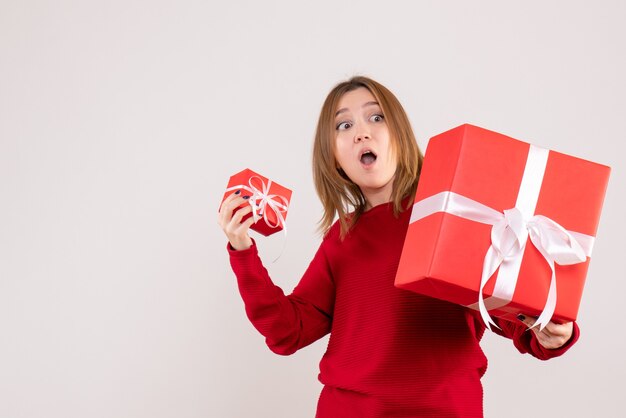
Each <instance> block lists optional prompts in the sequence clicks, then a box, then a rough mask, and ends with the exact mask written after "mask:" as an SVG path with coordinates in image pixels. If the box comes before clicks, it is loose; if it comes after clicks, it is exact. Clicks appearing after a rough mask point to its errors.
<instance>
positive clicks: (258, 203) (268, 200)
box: [226, 176, 289, 235]
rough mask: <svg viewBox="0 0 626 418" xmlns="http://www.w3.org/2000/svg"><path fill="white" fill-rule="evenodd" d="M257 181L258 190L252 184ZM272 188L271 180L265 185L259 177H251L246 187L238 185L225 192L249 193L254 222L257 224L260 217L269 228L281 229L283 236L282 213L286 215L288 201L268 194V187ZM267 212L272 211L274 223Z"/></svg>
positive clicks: (285, 227) (282, 197) (279, 196)
mask: <svg viewBox="0 0 626 418" xmlns="http://www.w3.org/2000/svg"><path fill="white" fill-rule="evenodd" d="M254 180H257V181H258V182H259V183H260V188H258V187H256V186H255V185H254V184H253V182H254ZM271 186H272V180H268V181H267V183H265V182H264V181H263V180H262V179H261V178H260V177H259V176H251V177H250V179H249V180H248V186H246V185H243V184H239V185H236V186H232V187H229V188H228V189H226V191H227V192H229V191H232V190H237V189H243V190H246V191H247V192H249V193H250V194H251V195H250V198H249V199H248V203H249V204H250V206H251V207H252V217H253V219H254V222H255V223H256V222H258V221H259V219H261V217H263V220H264V221H265V223H266V224H267V226H269V227H270V228H278V227H282V228H283V231H284V232H285V235H286V234H287V225H286V224H285V217H284V215H283V213H287V208H288V207H289V201H288V200H287V199H286V198H285V197H284V196H281V195H276V194H269V191H270V187H271ZM269 211H272V212H273V213H274V214H275V215H276V221H275V222H272V221H270V219H269V218H268V217H267V214H268V213H269Z"/></svg>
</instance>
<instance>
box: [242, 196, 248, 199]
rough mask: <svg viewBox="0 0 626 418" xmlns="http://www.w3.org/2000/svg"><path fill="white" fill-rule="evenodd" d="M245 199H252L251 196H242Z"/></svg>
mask: <svg viewBox="0 0 626 418" xmlns="http://www.w3.org/2000/svg"><path fill="white" fill-rule="evenodd" d="M242 197H243V198H244V199H250V196H242Z"/></svg>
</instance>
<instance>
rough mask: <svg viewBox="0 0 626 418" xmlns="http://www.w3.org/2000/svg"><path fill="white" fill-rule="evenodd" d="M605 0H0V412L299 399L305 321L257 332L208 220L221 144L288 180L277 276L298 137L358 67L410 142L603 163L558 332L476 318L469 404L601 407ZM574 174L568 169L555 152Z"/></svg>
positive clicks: (305, 381) (625, 343)
mask: <svg viewBox="0 0 626 418" xmlns="http://www.w3.org/2000/svg"><path fill="white" fill-rule="evenodd" d="M625 18H626V6H624V2H622V1H620V0H614V1H597V2H590V1H578V0H576V1H571V0H570V1H561V0H559V1H530V0H528V1H512V0H511V1H503V0H497V1H496V0H493V1H454V2H453V1H416V2H408V1H407V2H381V1H369V0H368V1H353V2H341V1H328V0H324V1H315V2H306V3H304V2H296V1H281V2H277V1H248V2H242V1H229V2H214V1H192V2H190V1H187V2H185V1H163V0H152V1H147V0H144V1H142V0H126V1H100V2H93V1H54V2H52V1H48V2H46V1H17V0H0V417H3V418H4V417H7V418H40V417H63V418H70V417H77V418H78V417H80V418H84V417H107V418H109V417H150V418H160V417H177V418H179V417H272V418H274V417H289V418H294V417H295V418H299V417H312V416H313V415H314V409H315V404H316V401H317V396H318V394H319V391H320V389H321V385H320V384H319V383H318V382H317V380H316V378H317V363H318V361H319V359H320V358H321V355H322V354H323V352H324V349H325V345H326V340H322V341H319V342H318V343H316V344H314V345H313V346H311V347H308V348H306V349H303V350H301V351H300V352H298V353H296V354H295V355H293V356H290V357H280V356H276V355H274V354H272V353H271V352H270V351H269V350H268V349H267V348H266V346H265V344H264V341H263V338H262V337H261V336H260V335H258V334H257V332H256V331H255V330H254V329H253V327H252V326H251V325H250V323H249V322H248V320H247V318H246V317H245V313H244V309H243V304H242V302H241V300H240V297H239V294H238V291H237V287H236V282H235V278H234V276H233V274H232V272H231V271H230V266H229V263H228V257H227V253H226V249H225V245H226V240H225V237H224V235H223V233H222V231H221V230H220V229H219V228H218V226H217V223H216V214H217V208H218V206H219V203H220V200H221V198H222V193H223V190H224V188H225V186H226V183H227V180H228V178H229V176H230V175H231V174H233V173H235V172H237V171H239V170H241V169H243V168H245V167H250V168H253V169H255V170H256V171H258V172H260V173H262V174H264V175H266V176H268V177H271V178H273V179H275V180H276V181H279V182H281V183H283V184H285V185H287V186H289V187H290V188H292V189H293V190H294V195H293V204H292V207H291V211H290V213H289V218H288V225H289V233H288V237H287V247H286V249H285V251H284V253H283V255H282V257H281V258H280V260H279V261H278V262H276V263H275V264H271V259H272V258H273V257H274V256H275V255H277V253H278V252H280V247H281V245H282V239H283V238H282V237H281V236H274V237H269V238H258V241H259V246H260V247H261V253H262V257H263V259H264V260H265V261H266V264H267V265H268V268H269V270H270V273H271V275H272V277H273V278H274V280H275V281H276V283H277V284H279V285H280V286H282V287H283V288H284V289H285V290H286V291H290V290H291V289H292V288H293V286H294V285H295V284H296V283H297V281H298V279H299V278H300V275H301V274H302V273H303V271H304V269H305V268H306V266H307V265H308V262H309V260H310V259H311V257H312V255H313V253H314V251H315V249H316V248H317V246H318V244H319V236H318V235H317V234H316V232H315V228H316V222H317V221H318V220H319V218H320V216H321V207H320V204H319V202H318V200H317V197H316V195H315V192H314V188H313V183H312V180H311V174H310V172H311V168H310V160H311V147H312V137H313V133H314V129H315V124H316V121H317V117H318V112H319V109H320V107H321V104H322V101H323V99H324V97H325V96H326V94H327V92H328V91H329V90H330V88H331V87H332V86H333V85H334V84H336V83H337V82H339V81H342V80H344V79H345V78H347V77H349V76H352V75H355V74H364V75H368V76H371V77H373V78H375V79H377V80H378V81H380V82H382V83H383V84H385V85H386V86H387V87H389V88H390V89H391V90H392V91H394V92H395V93H396V95H397V96H398V98H399V99H400V101H401V102H402V103H403V104H404V106H405V108H406V110H407V112H408V114H409V116H410V118H411V122H412V124H413V127H414V130H415V132H416V135H417V137H418V142H419V144H420V146H421V147H422V149H425V147H426V144H427V141H428V138H430V137H431V136H433V135H435V134H437V133H439V132H442V131H444V130H447V129H450V128H452V127H454V126H457V125H459V124H461V123H465V122H468V123H472V124H476V125H479V126H482V127H485V128H488V129H492V130H496V131H499V132H502V133H505V134H508V135H510V136H513V137H515V138H518V139H522V140H525V141H528V142H532V143H534V144H536V145H540V146H543V147H546V148H551V149H555V150H559V151H561V152H565V153H568V154H572V155H576V156H579V157H583V158H586V159H590V160H592V161H597V162H600V163H603V164H606V165H610V166H611V167H612V168H613V172H612V177H611V181H610V184H609V189H608V193H607V197H606V201H605V206H604V211H603V215H602V219H601V222H600V228H599V231H598V238H597V243H596V247H595V249H594V255H593V260H592V262H591V266H590V270H589V275H588V278H587V286H586V289H585V294H584V297H583V301H582V305H581V309H580V313H579V324H580V326H581V329H582V337H581V339H580V341H579V343H578V344H577V345H576V346H575V347H574V348H573V349H572V350H571V351H570V352H569V353H567V355H565V356H564V357H561V358H558V359H555V360H552V361H549V362H540V361H538V360H536V359H534V358H531V357H530V356H528V355H525V356H523V355H520V354H519V353H518V352H517V351H516V350H515V348H514V347H513V345H512V344H511V343H510V341H508V340H505V339H502V338H499V337H497V336H495V335H492V334H488V335H487V336H486V337H485V339H484V344H483V346H484V350H485V351H486V353H487V355H488V357H489V359H490V365H489V370H488V371H487V375H486V376H485V378H484V380H483V382H484V387H485V414H486V416H487V417H492V418H496V417H527V416H531V415H532V416H536V417H550V416H568V417H589V416H603V417H605V416H606V417H612V416H617V415H619V414H620V411H623V410H624V407H625V405H624V398H623V395H622V389H621V388H623V379H624V377H625V376H626V364H625V362H626V360H625V359H626V357H625V356H624V352H625V350H626V337H625V336H624V327H623V318H624V314H623V309H622V307H623V306H624V300H625V299H624V298H625V297H626V292H625V291H626V286H625V285H624V278H625V277H626V275H625V274H624V265H623V262H624V253H625V250H626V248H625V245H624V238H623V236H624V234H625V233H626V227H625V222H624V220H623V216H624V213H626V203H625V202H626V201H625V199H624V190H625V186H626V179H625V176H624V170H623V168H624V162H623V160H624V152H625V151H626V147H625V146H624V141H625V140H626V138H625V135H624V119H625V116H626V99H625V97H626V82H625V77H624V74H626V54H625V52H624V51H626V27H625V26H624V21H625ZM572 181H576V179H575V178H573V179H572Z"/></svg>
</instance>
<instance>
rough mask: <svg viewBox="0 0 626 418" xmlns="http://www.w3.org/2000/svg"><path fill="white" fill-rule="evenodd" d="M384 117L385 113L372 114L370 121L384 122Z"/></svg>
mask: <svg viewBox="0 0 626 418" xmlns="http://www.w3.org/2000/svg"><path fill="white" fill-rule="evenodd" d="M383 119H385V117H384V116H383V115H379V114H376V115H372V116H371V117H370V121H372V122H382V121H383Z"/></svg>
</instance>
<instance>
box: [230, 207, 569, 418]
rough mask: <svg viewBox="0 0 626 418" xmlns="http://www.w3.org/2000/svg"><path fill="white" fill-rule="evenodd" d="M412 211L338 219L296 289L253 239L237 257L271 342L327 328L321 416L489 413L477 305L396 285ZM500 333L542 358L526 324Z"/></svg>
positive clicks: (290, 345)
mask: <svg viewBox="0 0 626 418" xmlns="http://www.w3.org/2000/svg"><path fill="white" fill-rule="evenodd" d="M409 216H410V211H404V212H402V213H401V214H400V216H399V218H396V217H394V215H393V212H392V206H391V204H383V205H379V206H376V207H374V208H372V209H371V210H369V211H368V212H365V213H364V214H363V215H362V216H361V218H360V219H359V220H358V222H357V224H356V225H355V227H354V228H353V229H352V230H351V231H350V233H349V234H348V235H347V237H346V238H345V239H344V240H343V241H341V240H340V239H339V225H338V224H337V223H335V225H333V227H332V228H331V229H330V231H329V233H328V234H327V235H326V236H325V238H324V240H323V241H322V244H321V245H320V247H319V249H318V251H317V253H316V254H315V257H314V258H313V260H312V261H311V264H310V265H309V267H308V269H307V270H306V272H305V273H304V276H303V277H302V279H301V281H300V282H299V284H298V285H297V286H296V288H295V289H294V291H293V293H292V294H290V295H288V296H285V294H284V293H283V291H282V290H281V289H280V288H279V287H278V286H276V285H274V283H273V282H272V281H271V279H270V277H269V275H268V273H267V270H266V269H265V268H264V267H263V265H262V263H261V260H260V259H259V257H258V254H257V249H256V247H255V245H253V246H252V247H251V248H250V249H247V250H243V251H234V250H232V249H231V248H229V252H230V260H231V265H232V268H233V271H234V272H235V274H236V276H237V280H238V284H239V290H240V292H241V296H242V298H243V300H244V303H245V307H246V313H247V314H248V317H249V318H250V321H251V322H252V324H253V325H254V326H255V327H256V329H257V330H258V331H259V332H260V333H261V334H263V335H264V336H265V337H266V342H267V345H268V346H269V348H270V349H271V350H272V351H274V352H276V353H278V354H284V355H286V354H291V353H293V352H295V351H296V350H298V349H299V348H302V347H304V346H306V345H308V344H311V343H312V342H314V341H316V340H318V339H319V338H321V337H323V336H324V335H326V334H327V333H328V332H330V333H331V334H330V340H329V343H328V349H327V350H326V353H325V354H324V356H323V358H322V360H321V362H320V374H319V380H320V381H321V382H322V383H323V384H324V389H323V390H322V393H321V395H320V398H319V402H318V409H317V415H316V416H317V417H319V418H331V417H332V418H350V417H359V418H366V417H392V416H393V417H431V416H432V417H439V418H441V417H472V418H473V417H482V416H483V405H482V403H483V393H482V385H481V382H480V378H481V376H482V375H483V374H484V373H485V370H486V368H487V359H486V357H485V355H484V354H483V351H482V349H481V348H480V345H479V341H480V339H481V338H482V335H483V333H484V331H485V327H484V325H483V323H482V321H481V320H480V317H479V316H478V315H477V313H476V311H473V310H471V309H469V308H465V307H462V306H459V305H455V304H452V303H447V302H444V301H440V300H437V299H433V298H430V297H426V296H421V295H418V294H414V293H412V292H409V291H406V290H401V289H397V288H395V287H394V285H393V282H394V277H395V273H396V269H397V266H398V262H399V259H400V253H401V249H402V244H403V238H404V236H405V233H406V229H407V226H408V220H409ZM498 324H499V326H500V327H501V330H497V329H495V331H496V332H497V333H498V334H501V335H503V336H505V337H507V338H511V339H512V340H513V343H514V344H515V347H517V349H518V350H519V351H520V352H522V353H530V354H532V355H533V356H535V357H537V358H539V359H542V360H545V359H549V358H552V357H556V356H559V355H561V354H563V353H564V352H565V351H567V349H568V348H569V347H570V346H571V345H572V344H573V343H575V341H576V340H577V339H578V335H579V331H578V327H577V326H576V325H575V326H574V334H573V336H572V338H571V339H570V341H569V342H568V343H567V344H566V345H565V346H563V347H562V348H560V349H558V350H548V349H545V348H543V347H542V346H541V345H540V344H539V343H538V341H537V340H536V338H535V336H534V333H533V332H530V331H527V329H526V327H525V326H524V325H523V324H522V323H519V324H517V323H512V322H507V321H498Z"/></svg>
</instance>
